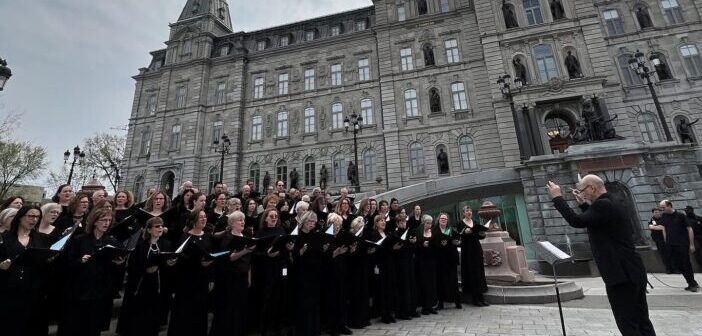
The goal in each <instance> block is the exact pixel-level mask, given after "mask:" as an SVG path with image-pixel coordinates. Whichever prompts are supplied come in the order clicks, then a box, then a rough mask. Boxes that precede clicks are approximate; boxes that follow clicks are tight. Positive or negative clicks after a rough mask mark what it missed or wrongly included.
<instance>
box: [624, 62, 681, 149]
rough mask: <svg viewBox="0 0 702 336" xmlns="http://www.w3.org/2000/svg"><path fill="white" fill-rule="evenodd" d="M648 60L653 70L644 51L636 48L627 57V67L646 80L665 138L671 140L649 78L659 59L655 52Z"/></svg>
mask: <svg viewBox="0 0 702 336" xmlns="http://www.w3.org/2000/svg"><path fill="white" fill-rule="evenodd" d="M650 60H651V63H653V66H654V69H653V70H650V69H649V67H648V64H646V57H645V55H644V53H642V52H640V51H639V50H636V54H634V56H632V57H631V58H630V59H629V67H630V68H631V70H634V71H636V73H637V74H638V75H639V76H640V77H641V79H645V80H646V85H648V90H649V91H650V92H651V98H653V105H655V106H656V112H658V118H659V119H660V120H661V126H662V127H663V132H664V133H665V140H666V141H673V137H672V136H671V135H670V130H669V129H668V123H667V122H666V121H665V116H664V115H663V109H662V108H661V104H660V103H659V102H658V95H656V90H655V89H654V88H653V81H652V80H651V74H654V73H655V72H656V70H655V66H656V65H659V64H661V60H660V59H659V58H658V56H657V55H656V54H653V55H651V57H650Z"/></svg>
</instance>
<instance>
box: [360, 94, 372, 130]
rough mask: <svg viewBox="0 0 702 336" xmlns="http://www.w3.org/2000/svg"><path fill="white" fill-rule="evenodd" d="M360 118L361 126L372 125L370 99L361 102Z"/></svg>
mask: <svg viewBox="0 0 702 336" xmlns="http://www.w3.org/2000/svg"><path fill="white" fill-rule="evenodd" d="M361 117H363V125H371V124H373V101H372V100H370V99H364V100H361Z"/></svg>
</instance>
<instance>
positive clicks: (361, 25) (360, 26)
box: [356, 20, 366, 31]
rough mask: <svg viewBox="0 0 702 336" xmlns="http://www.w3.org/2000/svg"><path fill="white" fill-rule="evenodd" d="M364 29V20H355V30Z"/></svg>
mask: <svg viewBox="0 0 702 336" xmlns="http://www.w3.org/2000/svg"><path fill="white" fill-rule="evenodd" d="M363 30H366V21H365V20H361V21H356V31H363Z"/></svg>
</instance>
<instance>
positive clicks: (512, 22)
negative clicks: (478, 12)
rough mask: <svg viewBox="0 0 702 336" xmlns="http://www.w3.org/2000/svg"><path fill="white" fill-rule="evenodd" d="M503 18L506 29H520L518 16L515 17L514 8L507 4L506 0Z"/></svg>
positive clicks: (503, 2)
mask: <svg viewBox="0 0 702 336" xmlns="http://www.w3.org/2000/svg"><path fill="white" fill-rule="evenodd" d="M502 16H503V17H504V19H505V27H507V29H510V28H517V27H519V23H518V22H517V16H516V15H514V7H513V6H512V5H510V4H507V2H506V1H504V0H503V1H502Z"/></svg>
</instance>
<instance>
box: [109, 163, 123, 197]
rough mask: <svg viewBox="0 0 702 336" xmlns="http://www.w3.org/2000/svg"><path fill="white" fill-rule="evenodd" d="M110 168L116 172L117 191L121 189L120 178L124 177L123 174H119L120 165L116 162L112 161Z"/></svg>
mask: <svg viewBox="0 0 702 336" xmlns="http://www.w3.org/2000/svg"><path fill="white" fill-rule="evenodd" d="M110 168H112V170H114V172H115V192H117V190H119V180H121V179H122V176H120V175H119V166H118V165H117V164H116V163H114V162H112V163H111V164H110Z"/></svg>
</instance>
